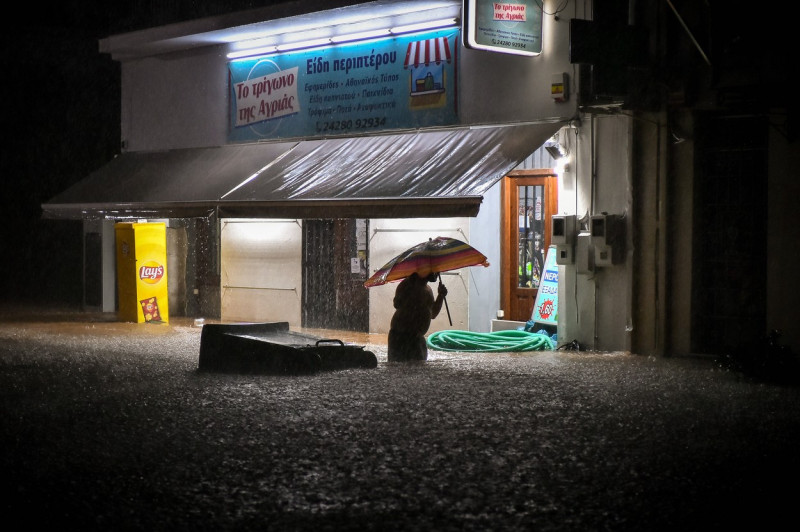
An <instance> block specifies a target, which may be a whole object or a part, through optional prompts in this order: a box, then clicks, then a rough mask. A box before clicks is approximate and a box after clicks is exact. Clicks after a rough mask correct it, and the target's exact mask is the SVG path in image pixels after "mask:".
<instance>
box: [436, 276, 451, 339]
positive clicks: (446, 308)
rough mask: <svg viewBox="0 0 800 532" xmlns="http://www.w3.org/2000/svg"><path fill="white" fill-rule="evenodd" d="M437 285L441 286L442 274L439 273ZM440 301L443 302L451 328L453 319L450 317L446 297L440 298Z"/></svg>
mask: <svg viewBox="0 0 800 532" xmlns="http://www.w3.org/2000/svg"><path fill="white" fill-rule="evenodd" d="M439 284H442V274H441V273H439ZM442 300H443V301H444V308H445V310H447V321H449V322H450V326H451V327H452V326H453V318H451V317H450V307H449V306H448V305H447V296H442Z"/></svg>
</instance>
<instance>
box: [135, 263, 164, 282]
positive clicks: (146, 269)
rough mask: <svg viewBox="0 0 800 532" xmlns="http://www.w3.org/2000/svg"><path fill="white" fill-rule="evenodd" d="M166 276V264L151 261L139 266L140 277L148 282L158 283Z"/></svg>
mask: <svg viewBox="0 0 800 532" xmlns="http://www.w3.org/2000/svg"><path fill="white" fill-rule="evenodd" d="M162 277H164V266H162V265H161V264H159V263H157V262H155V261H152V260H151V261H149V262H146V263H145V264H144V266H142V267H141V268H139V279H141V280H142V281H143V282H145V283H147V284H156V283H157V282H159V281H160V280H161V278H162Z"/></svg>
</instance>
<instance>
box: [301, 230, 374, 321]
mask: <svg viewBox="0 0 800 532" xmlns="http://www.w3.org/2000/svg"><path fill="white" fill-rule="evenodd" d="M367 223H368V222H367V220H363V219H349V218H348V219H335V220H304V221H303V290H302V294H303V300H302V324H303V327H309V328H318V329H341V330H347V331H358V332H368V331H369V293H368V292H367V289H366V288H364V281H366V280H367V267H366V259H367V248H366V245H367V242H366V235H367Z"/></svg>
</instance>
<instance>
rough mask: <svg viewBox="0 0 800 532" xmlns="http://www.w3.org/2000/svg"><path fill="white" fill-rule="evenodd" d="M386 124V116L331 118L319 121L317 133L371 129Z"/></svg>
mask: <svg viewBox="0 0 800 532" xmlns="http://www.w3.org/2000/svg"><path fill="white" fill-rule="evenodd" d="M385 125H386V117H385V116H381V117H375V118H356V119H355V120H331V121H328V122H317V133H324V132H326V131H349V130H351V129H369V128H374V127H383V126H385Z"/></svg>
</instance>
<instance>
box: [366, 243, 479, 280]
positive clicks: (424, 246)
mask: <svg viewBox="0 0 800 532" xmlns="http://www.w3.org/2000/svg"><path fill="white" fill-rule="evenodd" d="M467 266H485V267H487V266H489V262H488V261H487V260H486V255H484V254H483V253H481V252H480V251H478V250H477V249H475V248H474V247H472V246H470V245H469V244H467V243H466V242H462V241H461V240H457V239H455V238H449V237H443V236H440V237H436V238H431V239H428V241H427V242H421V243H419V244H417V245H416V246H414V247H411V248H409V249H407V250H405V251H404V252H402V253H400V254H399V255H397V256H396V257H395V258H393V259H392V260H390V261H389V262H387V263H386V264H384V265H383V266H381V267H380V268H379V269H378V271H376V272H375V273H374V274H373V275H372V277H370V278H369V279H367V280H366V281H365V282H364V286H365V287H367V288H371V287H373V286H380V285H383V284H386V283H390V282H392V281H400V280H402V279H405V278H406V277H408V276H409V275H411V274H412V273H417V274H419V276H420V277H427V276H428V275H430V274H431V273H441V272H446V271H450V270H457V269H459V268H465V267H467Z"/></svg>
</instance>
